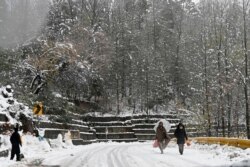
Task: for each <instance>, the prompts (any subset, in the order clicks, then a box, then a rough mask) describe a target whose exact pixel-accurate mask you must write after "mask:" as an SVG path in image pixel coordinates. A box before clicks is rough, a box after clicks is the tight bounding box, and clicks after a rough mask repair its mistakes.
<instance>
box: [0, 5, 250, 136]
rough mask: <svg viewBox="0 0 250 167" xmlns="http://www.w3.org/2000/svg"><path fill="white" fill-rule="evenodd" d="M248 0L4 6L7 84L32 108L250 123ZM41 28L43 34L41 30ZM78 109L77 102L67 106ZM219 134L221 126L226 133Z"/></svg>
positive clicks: (0, 74)
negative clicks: (189, 115)
mask: <svg viewBox="0 0 250 167" xmlns="http://www.w3.org/2000/svg"><path fill="white" fill-rule="evenodd" d="M249 7H250V4H249V0H200V1H199V2H192V1H191V0H50V1H48V2H47V1H39V0H23V1H19V0H1V1H0V47H1V48H0V83H1V85H6V84H11V85H12V86H13V87H14V88H15V96H16V97H17V98H18V99H20V100H22V101H24V102H26V103H27V104H30V105H31V104H32V103H33V102H34V101H43V102H44V103H45V104H46V105H47V106H48V108H57V109H58V110H59V111H61V112H65V111H64V110H70V111H74V112H78V113H82V112H86V111H83V110H82V109H81V107H76V106H80V105H79V103H81V102H82V101H85V102H88V103H91V106H92V109H93V110H101V111H103V112H110V111H115V112H116V113H117V114H119V113H120V112H121V111H122V110H124V109H129V110H132V111H133V112H134V113H139V112H145V113H150V112H152V111H153V112H164V110H167V109H168V108H169V106H175V108H177V109H178V108H182V109H187V110H190V111H192V112H195V113H197V114H200V115H201V116H202V117H203V119H204V120H205V126H206V127H207V134H208V135H211V129H212V128H213V126H214V125H215V126H216V127H222V134H223V136H230V133H231V128H232V127H233V126H238V125H240V124H245V125H247V126H246V127H247V128H246V129H247V130H246V131H247V137H248V138H250V122H249V121H250V119H249V118H250V116H249V114H250V111H249V99H248V98H249V94H250V92H249V86H250V83H249V69H250V68H249V60H248V57H249V51H248V48H249V47H250V46H249V39H248V37H249V36H250V31H249V24H250V20H249V18H250V13H249ZM34 27H35V29H36V31H35V30H34ZM69 101H70V102H74V103H75V104H78V105H76V106H73V105H70V103H68V102H69ZM217 129H218V128H217Z"/></svg>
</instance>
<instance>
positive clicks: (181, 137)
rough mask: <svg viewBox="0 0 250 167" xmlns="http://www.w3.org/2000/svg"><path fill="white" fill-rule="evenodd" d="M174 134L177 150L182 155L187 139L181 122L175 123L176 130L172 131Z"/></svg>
mask: <svg viewBox="0 0 250 167" xmlns="http://www.w3.org/2000/svg"><path fill="white" fill-rule="evenodd" d="M174 136H175V137H176V138H177V144H178V146H179V152H180V154H181V155H182V154H183V151H184V144H185V141H186V140H188V137H187V134H186V130H185V127H184V125H183V124H182V123H179V124H178V125H177V128H176V130H175V132H174Z"/></svg>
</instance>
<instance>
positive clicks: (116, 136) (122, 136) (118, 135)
mask: <svg viewBox="0 0 250 167" xmlns="http://www.w3.org/2000/svg"><path fill="white" fill-rule="evenodd" d="M96 137H97V138H98V139H110V140H116V139H120V140H122V139H127V138H128V139H132V138H136V136H135V134H134V132H127V133H108V134H106V133H96Z"/></svg>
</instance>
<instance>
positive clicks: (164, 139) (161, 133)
mask: <svg viewBox="0 0 250 167" xmlns="http://www.w3.org/2000/svg"><path fill="white" fill-rule="evenodd" d="M155 139H156V140H157V141H158V143H159V148H160V150H161V154H163V150H164V149H165V148H166V147H167V145H168V143H169V141H170V137H169V136H168V134H167V131H166V129H165V128H164V126H163V123H162V122H160V123H159V125H158V127H157V129H156V137H155Z"/></svg>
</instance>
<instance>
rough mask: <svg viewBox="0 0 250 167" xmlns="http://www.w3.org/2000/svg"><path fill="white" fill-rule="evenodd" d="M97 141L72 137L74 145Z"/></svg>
mask: <svg viewBox="0 0 250 167" xmlns="http://www.w3.org/2000/svg"><path fill="white" fill-rule="evenodd" d="M95 142H97V141H96V140H83V139H72V143H73V144H74V145H87V144H91V143H95Z"/></svg>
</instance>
